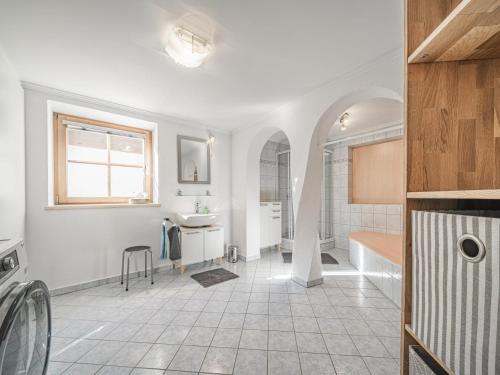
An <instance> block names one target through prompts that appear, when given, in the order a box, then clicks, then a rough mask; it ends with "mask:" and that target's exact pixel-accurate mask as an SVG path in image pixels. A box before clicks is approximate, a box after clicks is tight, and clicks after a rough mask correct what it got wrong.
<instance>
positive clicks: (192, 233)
mask: <svg viewBox="0 0 500 375" xmlns="http://www.w3.org/2000/svg"><path fill="white" fill-rule="evenodd" d="M181 241H182V243H181V246H182V259H181V262H182V264H183V265H188V264H193V263H199V262H203V231H201V230H187V231H183V232H181Z"/></svg>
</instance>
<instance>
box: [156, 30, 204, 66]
mask: <svg viewBox="0 0 500 375" xmlns="http://www.w3.org/2000/svg"><path fill="white" fill-rule="evenodd" d="M212 49H213V45H212V43H210V41H208V40H206V39H204V38H202V37H201V36H199V35H196V34H195V33H193V32H191V31H189V30H187V29H185V28H183V27H174V28H173V30H172V31H171V32H170V35H169V38H168V41H167V44H166V46H165V51H166V52H167V53H168V55H169V56H170V57H171V58H172V59H173V60H174V61H175V62H176V63H178V64H181V65H183V66H186V67H188V68H197V67H198V66H200V65H201V64H202V63H203V61H204V60H205V59H206V58H207V56H208V55H209V54H210V52H211V51H212Z"/></svg>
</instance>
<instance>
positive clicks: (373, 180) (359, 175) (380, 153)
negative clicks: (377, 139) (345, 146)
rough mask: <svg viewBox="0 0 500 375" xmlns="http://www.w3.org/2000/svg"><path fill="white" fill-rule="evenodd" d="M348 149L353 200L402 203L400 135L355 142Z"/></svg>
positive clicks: (402, 152)
mask: <svg viewBox="0 0 500 375" xmlns="http://www.w3.org/2000/svg"><path fill="white" fill-rule="evenodd" d="M351 152H352V182H351V186H350V187H349V188H350V189H351V201H352V203H361V204H403V201H404V198H405V193H404V141H403V139H397V140H392V141H386V142H382V143H375V144H370V145H364V146H357V147H353V148H352V150H351Z"/></svg>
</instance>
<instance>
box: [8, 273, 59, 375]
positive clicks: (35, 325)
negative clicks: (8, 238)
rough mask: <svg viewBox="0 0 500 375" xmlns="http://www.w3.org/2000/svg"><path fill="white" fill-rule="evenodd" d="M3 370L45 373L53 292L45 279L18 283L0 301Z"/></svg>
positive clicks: (14, 373)
mask: <svg viewBox="0 0 500 375" xmlns="http://www.w3.org/2000/svg"><path fill="white" fill-rule="evenodd" d="M0 319H1V320H0V322H1V326H0V374H2V375H19V374H27V375H45V374H46V372H47V367H48V360H49V352H50V338H51V320H50V296H49V292H48V289H47V286H46V285H45V283H43V282H42V281H30V282H27V283H21V284H18V285H17V286H15V287H14V288H13V289H12V290H11V291H10V293H8V294H7V295H6V296H5V297H4V298H3V300H2V301H1V305H0Z"/></svg>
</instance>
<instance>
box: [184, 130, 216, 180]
mask: <svg viewBox="0 0 500 375" xmlns="http://www.w3.org/2000/svg"><path fill="white" fill-rule="evenodd" d="M177 179H178V182H179V183H180V184H209V183H210V151H209V148H208V144H207V141H206V140H205V139H201V138H193V137H186V136H183V135H178V136H177Z"/></svg>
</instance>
